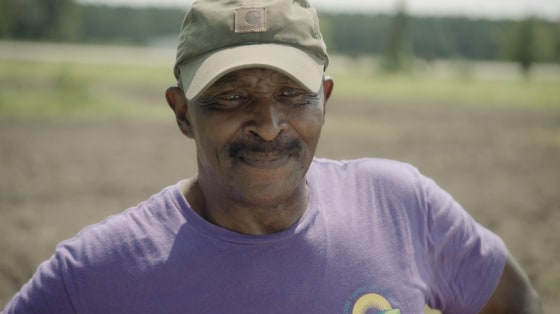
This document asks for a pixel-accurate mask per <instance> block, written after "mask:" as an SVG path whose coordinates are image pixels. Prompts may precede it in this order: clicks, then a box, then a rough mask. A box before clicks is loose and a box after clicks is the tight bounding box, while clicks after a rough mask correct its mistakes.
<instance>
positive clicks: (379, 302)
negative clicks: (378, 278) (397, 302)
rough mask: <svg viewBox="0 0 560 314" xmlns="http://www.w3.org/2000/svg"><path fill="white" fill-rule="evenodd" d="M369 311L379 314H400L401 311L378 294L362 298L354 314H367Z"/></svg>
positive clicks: (365, 295)
mask: <svg viewBox="0 0 560 314" xmlns="http://www.w3.org/2000/svg"><path fill="white" fill-rule="evenodd" d="M369 310H377V311H378V312H377V313H385V314H400V313H401V310H399V309H393V308H392V307H391V304H389V301H387V300H386V299H385V298H384V297H383V296H381V295H379V294H377V293H368V294H364V295H363V296H361V297H360V298H359V299H358V300H357V301H356V303H354V307H353V308H352V314H366V313H368V311H369Z"/></svg>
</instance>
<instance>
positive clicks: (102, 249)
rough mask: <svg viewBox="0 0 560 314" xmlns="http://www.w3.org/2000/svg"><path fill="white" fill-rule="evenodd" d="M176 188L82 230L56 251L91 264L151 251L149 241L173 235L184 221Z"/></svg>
mask: <svg viewBox="0 0 560 314" xmlns="http://www.w3.org/2000/svg"><path fill="white" fill-rule="evenodd" d="M176 190H178V187H177V186H170V187H167V188H165V189H163V190H162V191H161V192H159V193H157V194H154V195H152V196H151V197H150V198H149V199H148V200H146V201H144V202H142V203H140V204H138V205H137V206H134V207H131V208H128V209H127V210H125V211H124V212H122V213H120V214H116V215H113V216H110V217H107V218H106V219H104V220H103V221H101V222H99V223H96V224H93V225H90V226H88V227H86V228H84V229H82V230H81V231H80V232H79V233H78V234H77V235H76V236H74V237H73V238H70V239H68V240H66V241H63V242H61V243H60V244H59V245H58V246H57V254H59V255H60V256H61V257H63V258H64V260H70V261H79V263H77V264H80V265H92V264H99V263H106V262H108V261H111V260H115V259H119V258H131V257H133V256H137V255H138V254H139V253H142V254H144V253H145V252H144V251H148V252H150V251H152V249H151V247H152V246H154V245H153V244H151V243H150V241H154V239H162V238H168V237H170V236H171V235H169V233H173V232H174V230H176V229H178V228H179V227H180V223H181V221H184V218H183V216H182V214H181V210H180V204H178V202H177V198H178V195H177V194H178V193H179V192H178V191H176Z"/></svg>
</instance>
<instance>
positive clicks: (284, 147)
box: [228, 139, 302, 169]
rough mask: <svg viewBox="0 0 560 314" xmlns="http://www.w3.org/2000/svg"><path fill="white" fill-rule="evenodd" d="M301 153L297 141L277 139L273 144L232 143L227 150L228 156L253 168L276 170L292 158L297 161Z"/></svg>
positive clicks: (300, 147) (255, 142)
mask: <svg viewBox="0 0 560 314" xmlns="http://www.w3.org/2000/svg"><path fill="white" fill-rule="evenodd" d="M301 151H302V144H301V143H300V141H299V140H297V139H292V140H286V139H277V140H275V141H273V142H264V141H253V142H250V141H249V142H234V143H232V144H231V145H230V147H229V148H228V155H229V157H230V158H231V159H233V160H238V161H241V162H242V163H243V164H246V165H248V166H251V167H253V168H259V169H276V168H280V167H282V166H284V165H285V164H286V163H288V162H289V161H290V160H291V159H293V158H295V159H297V158H298V157H299V155H300V153H301Z"/></svg>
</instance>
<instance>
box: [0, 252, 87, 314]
mask: <svg viewBox="0 0 560 314" xmlns="http://www.w3.org/2000/svg"><path fill="white" fill-rule="evenodd" d="M62 264H63V262H62V260H61V256H60V254H57V253H55V255H53V256H52V257H51V258H50V259H48V260H46V261H44V262H43V263H42V264H41V265H39V267H38V268H37V271H36V272H35V274H34V275H33V277H32V278H31V279H30V280H29V281H28V282H27V283H26V284H25V285H24V286H23V287H22V288H21V290H20V291H19V292H18V293H17V294H16V295H15V296H14V297H13V298H12V300H11V301H10V302H9V303H8V304H7V305H6V307H5V308H4V310H3V311H2V314H12V313H44V314H51V313H52V314H55V313H56V314H66V313H76V311H75V310H74V307H73V305H72V302H71V300H70V298H69V295H68V291H67V289H66V285H65V282H64V277H63V272H62Z"/></svg>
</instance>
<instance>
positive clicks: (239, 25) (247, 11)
mask: <svg viewBox="0 0 560 314" xmlns="http://www.w3.org/2000/svg"><path fill="white" fill-rule="evenodd" d="M235 32H236V33H262V32H266V14H265V8H238V9H235Z"/></svg>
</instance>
